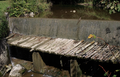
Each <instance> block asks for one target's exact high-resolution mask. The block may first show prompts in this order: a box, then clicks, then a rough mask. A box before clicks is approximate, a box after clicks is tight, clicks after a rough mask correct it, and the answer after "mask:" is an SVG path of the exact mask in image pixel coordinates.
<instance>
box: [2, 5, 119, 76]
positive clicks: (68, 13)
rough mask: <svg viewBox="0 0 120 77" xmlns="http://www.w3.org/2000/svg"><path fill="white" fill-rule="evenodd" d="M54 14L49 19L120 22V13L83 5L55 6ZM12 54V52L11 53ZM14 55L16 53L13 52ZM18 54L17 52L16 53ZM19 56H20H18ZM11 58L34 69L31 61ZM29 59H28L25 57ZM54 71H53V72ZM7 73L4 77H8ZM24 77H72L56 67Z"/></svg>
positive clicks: (14, 62)
mask: <svg viewBox="0 0 120 77" xmlns="http://www.w3.org/2000/svg"><path fill="white" fill-rule="evenodd" d="M51 11H52V14H51V15H49V16H48V18H63V19H79V18H80V17H81V18H82V19H91V20H96V19H97V20H117V21H119V20H120V13H115V14H111V15H110V14H109V13H108V11H106V10H103V9H101V8H95V7H92V6H81V5H75V6H72V5H53V6H52V8H51ZM11 52H12V51H11ZM12 53H14V52H12ZM16 53H17V51H16ZM18 56H19V55H18ZM15 57H16V56H12V57H11V61H12V64H13V65H15V64H17V63H23V64H27V65H29V67H31V68H32V66H33V65H32V62H31V61H25V60H22V59H23V58H22V59H18V58H15ZM25 58H28V57H25ZM96 67H97V66H96ZM51 69H53V70H54V71H53V70H51ZM8 74H9V73H7V74H6V75H5V76H4V77H8ZM22 77H70V76H69V72H68V71H66V70H60V69H57V68H55V67H50V69H48V70H47V71H46V73H45V74H40V73H35V72H33V71H31V70H28V71H26V73H25V74H24V75H23V76H22Z"/></svg>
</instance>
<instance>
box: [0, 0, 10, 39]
mask: <svg viewBox="0 0 120 77" xmlns="http://www.w3.org/2000/svg"><path fill="white" fill-rule="evenodd" d="M8 6H9V2H8V1H0V39H1V38H4V37H6V36H7V35H8V31H9V29H8V23H7V20H6V17H5V16H4V10H6V8H7V7H8Z"/></svg>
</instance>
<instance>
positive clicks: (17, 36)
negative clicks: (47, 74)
mask: <svg viewBox="0 0 120 77" xmlns="http://www.w3.org/2000/svg"><path fill="white" fill-rule="evenodd" d="M21 37H22V36H20V35H16V34H15V35H14V36H13V37H11V38H9V39H8V40H7V43H8V44H11V42H13V41H15V40H18V39H20V38H21Z"/></svg>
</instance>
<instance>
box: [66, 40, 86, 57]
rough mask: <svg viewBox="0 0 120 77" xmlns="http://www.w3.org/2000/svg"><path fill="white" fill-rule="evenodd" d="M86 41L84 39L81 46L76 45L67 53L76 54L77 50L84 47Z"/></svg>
mask: <svg viewBox="0 0 120 77" xmlns="http://www.w3.org/2000/svg"><path fill="white" fill-rule="evenodd" d="M85 44H86V43H85V42H84V41H82V43H81V44H79V46H77V47H75V48H74V49H72V50H71V51H69V52H68V53H67V55H71V56H76V52H77V51H78V50H79V49H81V48H82V46H84V45H85Z"/></svg>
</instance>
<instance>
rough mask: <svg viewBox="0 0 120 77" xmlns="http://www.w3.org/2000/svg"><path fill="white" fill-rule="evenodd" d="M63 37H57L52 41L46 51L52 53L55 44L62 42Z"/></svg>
mask: <svg viewBox="0 0 120 77" xmlns="http://www.w3.org/2000/svg"><path fill="white" fill-rule="evenodd" d="M61 42H62V39H61V38H57V39H55V40H54V41H53V42H52V43H50V44H49V45H48V46H47V47H46V48H45V51H48V52H49V53H51V50H54V46H56V45H57V44H59V43H61Z"/></svg>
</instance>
